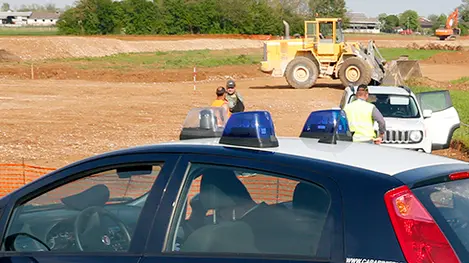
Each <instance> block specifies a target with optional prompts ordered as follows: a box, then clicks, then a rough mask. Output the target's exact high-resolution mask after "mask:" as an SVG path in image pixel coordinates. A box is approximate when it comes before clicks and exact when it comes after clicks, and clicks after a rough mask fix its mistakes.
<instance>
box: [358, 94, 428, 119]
mask: <svg viewBox="0 0 469 263" xmlns="http://www.w3.org/2000/svg"><path fill="white" fill-rule="evenodd" d="M354 100H356V97H355V95H352V97H350V102H352V101H354ZM350 102H349V103H350ZM368 102H371V103H373V104H374V105H375V106H376V108H378V110H379V111H380V112H381V114H383V117H385V118H386V117H387V118H419V117H420V113H419V110H418V107H417V103H416V102H415V100H414V98H412V97H411V96H403V95H389V94H371V93H370V94H369V96H368Z"/></svg>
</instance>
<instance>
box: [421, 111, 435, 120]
mask: <svg viewBox="0 0 469 263" xmlns="http://www.w3.org/2000/svg"><path fill="white" fill-rule="evenodd" d="M432 114H433V111H432V110H423V117H424V118H425V119H427V118H430V117H432Z"/></svg>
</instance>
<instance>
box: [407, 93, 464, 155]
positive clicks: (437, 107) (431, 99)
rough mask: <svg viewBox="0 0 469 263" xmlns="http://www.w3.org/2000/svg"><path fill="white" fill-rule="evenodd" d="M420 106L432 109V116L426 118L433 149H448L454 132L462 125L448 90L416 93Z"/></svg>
mask: <svg viewBox="0 0 469 263" xmlns="http://www.w3.org/2000/svg"><path fill="white" fill-rule="evenodd" d="M416 96H417V99H418V101H419V105H420V108H421V109H422V112H423V113H424V111H425V110H431V111H432V114H431V117H427V118H425V120H424V122H425V126H426V128H427V134H428V135H427V136H428V137H430V138H431V141H432V150H440V149H447V148H449V146H450V143H451V139H452V138H453V133H454V131H455V130H456V129H458V128H459V127H460V123H461V122H460V120H459V114H458V112H457V111H456V109H455V108H454V107H453V102H452V100H451V96H450V93H449V91H448V90H438V91H428V92H421V93H417V94H416Z"/></svg>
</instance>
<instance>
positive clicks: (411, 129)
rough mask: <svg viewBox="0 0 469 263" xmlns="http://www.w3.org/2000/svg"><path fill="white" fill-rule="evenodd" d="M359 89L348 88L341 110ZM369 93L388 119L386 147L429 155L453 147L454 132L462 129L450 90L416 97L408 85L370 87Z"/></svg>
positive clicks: (376, 126) (425, 93) (424, 93)
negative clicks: (451, 145) (451, 144)
mask: <svg viewBox="0 0 469 263" xmlns="http://www.w3.org/2000/svg"><path fill="white" fill-rule="evenodd" d="M356 89H357V87H347V88H345V91H344V94H343V96H342V100H341V102H340V108H341V109H344V106H345V105H346V104H348V103H351V102H352V101H354V100H355V99H356V97H355V92H356ZM368 92H369V99H368V101H369V102H371V103H373V104H374V105H375V106H376V107H377V108H378V109H379V110H380V112H381V113H382V114H383V117H384V119H385V120H386V133H385V136H384V141H383V145H387V146H391V147H397V148H404V149H411V150H418V151H424V152H426V153H431V152H432V150H439V149H447V148H449V146H450V143H451V139H452V137H453V133H454V131H455V130H456V129H458V128H459V127H460V120H459V115H458V112H457V111H456V109H455V108H454V107H453V103H452V101H451V97H450V94H449V91H447V90H438V91H431V92H422V93H418V94H414V93H413V92H412V91H411V90H410V89H409V88H408V87H405V86H399V87H396V86H368ZM375 130H376V132H377V131H378V125H377V123H375Z"/></svg>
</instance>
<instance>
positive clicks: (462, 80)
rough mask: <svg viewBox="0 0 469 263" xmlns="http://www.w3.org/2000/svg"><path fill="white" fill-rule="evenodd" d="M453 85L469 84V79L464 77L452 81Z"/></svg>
mask: <svg viewBox="0 0 469 263" xmlns="http://www.w3.org/2000/svg"><path fill="white" fill-rule="evenodd" d="M450 83H451V84H469V77H462V78H459V79H455V80H452V81H450Z"/></svg>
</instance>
